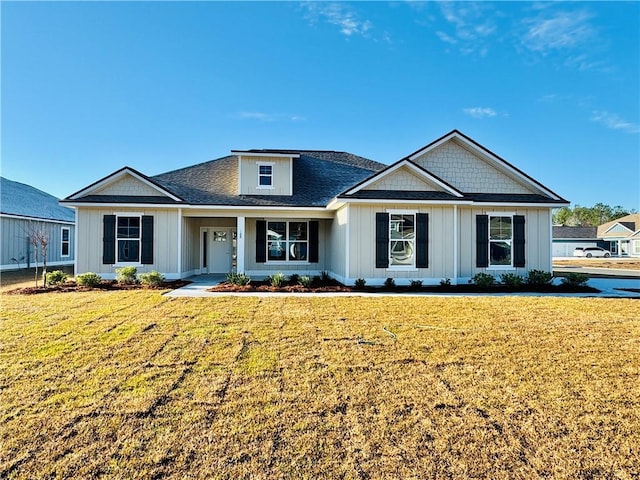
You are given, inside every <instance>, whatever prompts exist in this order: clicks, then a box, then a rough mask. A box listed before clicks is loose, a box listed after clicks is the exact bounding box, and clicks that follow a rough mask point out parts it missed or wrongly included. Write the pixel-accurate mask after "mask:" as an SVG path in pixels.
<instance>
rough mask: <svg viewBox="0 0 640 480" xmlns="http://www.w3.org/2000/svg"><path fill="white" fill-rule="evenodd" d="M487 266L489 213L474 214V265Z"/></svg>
mask: <svg viewBox="0 0 640 480" xmlns="http://www.w3.org/2000/svg"><path fill="white" fill-rule="evenodd" d="M488 266H489V215H476V267H488Z"/></svg>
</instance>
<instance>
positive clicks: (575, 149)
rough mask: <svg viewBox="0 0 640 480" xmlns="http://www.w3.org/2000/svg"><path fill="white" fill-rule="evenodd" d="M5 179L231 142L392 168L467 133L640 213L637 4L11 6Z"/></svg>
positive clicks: (46, 176)
mask: <svg viewBox="0 0 640 480" xmlns="http://www.w3.org/2000/svg"><path fill="white" fill-rule="evenodd" d="M0 8H1V10H0V14H1V22H2V25H1V26H2V50H1V53H2V57H1V58H2V72H1V80H2V85H1V94H2V98H1V100H2V119H1V120H2V151H1V153H2V175H3V176H5V177H7V178H10V179H12V180H16V181H20V182H24V183H28V184H31V185H33V186H35V187H37V188H40V189H42V190H45V191H47V192H49V193H51V194H53V195H56V196H58V197H64V196H67V195H69V194H71V193H73V192H75V191H77V190H79V189H81V188H83V187H85V186H87V185H88V184H90V183H92V182H94V181H95V180H97V179H99V178H101V177H103V176H105V175H107V174H109V173H111V172H113V171H115V170H117V169H119V168H121V167H122V166H124V165H129V166H131V167H134V168H136V169H138V170H140V171H141V172H143V173H145V174H147V175H155V174H158V173H161V172H165V171H168V170H172V169H176V168H180V167H184V166H188V165H193V164H195V163H199V162H203V161H206V160H209V159H212V158H217V157H220V156H224V155H227V154H228V153H229V151H230V150H233V149H248V148H290V149H296V148H300V149H328V150H344V151H348V152H352V153H355V154H358V155H362V156H364V157H367V158H371V159H373V160H378V161H381V162H383V163H392V162H394V161H396V160H398V159H400V158H402V157H403V156H405V155H407V154H409V153H411V152H413V151H414V150H416V149H418V148H420V147H422V146H424V145H426V144H428V143H430V142H431V141H432V140H434V139H436V138H438V137H440V136H442V135H444V134H445V133H447V132H449V131H450V130H452V129H454V128H457V129H459V130H461V131H462V132H463V133H465V134H466V135H468V136H470V137H472V138H473V139H475V140H476V141H478V142H479V143H481V144H482V145H484V146H486V147H487V148H489V149H490V150H492V151H493V152H494V153H496V154H498V155H500V156H501V157H503V158H504V159H506V160H507V161H509V162H511V163H513V164H514V165H516V166H517V167H519V168H520V169H522V170H524V171H525V172H526V173H528V174H529V175H531V176H533V177H534V178H536V179H537V180H539V181H541V182H542V183H543V184H545V185H546V186H548V187H549V188H551V189H552V190H554V191H556V192H557V193H558V194H560V195H562V196H563V197H565V198H567V199H568V200H570V201H571V202H572V203H574V204H580V205H585V206H590V205H593V204H595V203H596V202H603V203H606V204H610V205H622V206H623V207H625V208H635V209H640V65H639V62H640V38H639V35H640V33H639V32H640V3H639V2H619V3H618V2H606V3H604V2H603V3H596V2H584V3H583V2H569V3H526V2H513V3H512V2H497V3H488V2H483V3H472V2H462V3H447V2H436V3H421V2H355V3H335V2H317V3H314V2H306V3H305V2H303V3H298V2H257V3H247V2H234V3H226V2H190V3H186V2H185V3H181V2H138V3H132V2H42V3H36V2H7V1H5V2H2V3H1V4H0Z"/></svg>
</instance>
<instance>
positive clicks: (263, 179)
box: [260, 175, 271, 186]
mask: <svg viewBox="0 0 640 480" xmlns="http://www.w3.org/2000/svg"><path fill="white" fill-rule="evenodd" d="M260 185H267V186H269V185H271V177H267V176H264V175H260Z"/></svg>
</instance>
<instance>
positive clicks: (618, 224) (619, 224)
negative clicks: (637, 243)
mask: <svg viewBox="0 0 640 480" xmlns="http://www.w3.org/2000/svg"><path fill="white" fill-rule="evenodd" d="M617 226H620V227H622V228H624V229H625V230H627V231H628V232H629V233H631V234H633V230H631V229H630V228H628V227H625V226H624V225H623V224H622V223H620V222H616V223H614V224H613V225H611V226H610V227H609V228H607V229H606V230H605V231H604V232H602V235H604V234H606V233H608V232H609V231H611V230H612V229H614V228H615V227H617ZM616 233H618V232H616ZM620 238H627V237H623V236H620Z"/></svg>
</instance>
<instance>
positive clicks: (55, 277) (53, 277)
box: [47, 270, 69, 285]
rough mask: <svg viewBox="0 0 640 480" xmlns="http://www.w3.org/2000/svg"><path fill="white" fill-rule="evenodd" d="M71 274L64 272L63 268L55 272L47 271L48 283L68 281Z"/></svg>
mask: <svg viewBox="0 0 640 480" xmlns="http://www.w3.org/2000/svg"><path fill="white" fill-rule="evenodd" d="M67 278H69V275H67V274H66V273H64V272H63V271H62V270H55V271H53V272H49V273H47V284H49V285H60V284H62V283H64V282H66V281H67Z"/></svg>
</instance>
